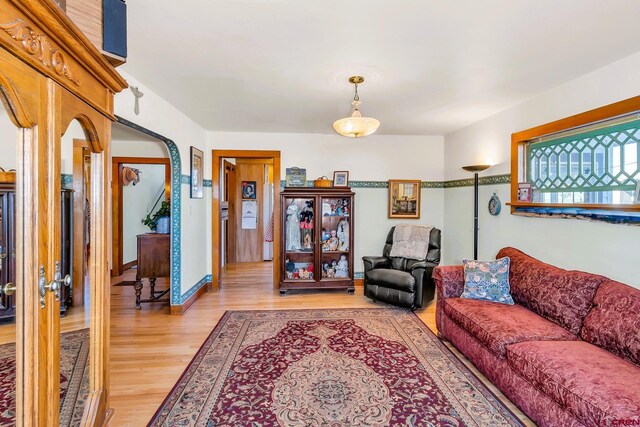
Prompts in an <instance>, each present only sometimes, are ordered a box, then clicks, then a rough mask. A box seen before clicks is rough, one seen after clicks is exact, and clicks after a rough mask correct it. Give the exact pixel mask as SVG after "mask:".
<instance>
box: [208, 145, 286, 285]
mask: <svg viewBox="0 0 640 427" xmlns="http://www.w3.org/2000/svg"><path fill="white" fill-rule="evenodd" d="M212 159H213V163H212V165H213V168H212V169H213V171H212V190H213V191H212V229H213V236H212V265H213V267H214V271H213V275H212V287H213V288H214V289H218V288H220V286H221V281H222V276H221V272H222V270H223V269H229V268H235V267H237V266H238V265H240V264H245V263H256V262H264V261H273V263H272V265H273V286H274V289H277V288H278V286H279V277H280V276H279V266H280V250H279V243H280V242H279V239H277V238H273V237H274V236H278V235H279V233H280V227H279V225H280V221H279V218H280V206H279V204H278V203H277V201H278V200H279V199H280V152H279V151H262V150H213V152H212Z"/></svg>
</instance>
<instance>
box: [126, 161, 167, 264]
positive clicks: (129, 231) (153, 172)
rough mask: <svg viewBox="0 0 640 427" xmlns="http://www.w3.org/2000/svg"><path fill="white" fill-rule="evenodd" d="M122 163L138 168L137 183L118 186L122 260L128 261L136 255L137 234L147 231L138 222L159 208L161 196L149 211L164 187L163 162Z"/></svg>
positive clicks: (147, 231)
mask: <svg viewBox="0 0 640 427" xmlns="http://www.w3.org/2000/svg"><path fill="white" fill-rule="evenodd" d="M123 166H127V167H131V168H135V169H138V170H140V172H141V173H140V182H138V183H137V184H136V185H133V184H130V185H127V186H126V187H122V207H123V210H122V217H123V218H122V262H123V263H125V264H126V263H128V262H131V261H133V260H135V259H136V258H137V257H138V239H137V237H136V236H138V234H144V233H150V232H151V230H150V229H149V227H147V226H146V225H144V224H142V219H143V218H145V217H146V216H147V214H148V213H153V212H155V211H157V210H158V209H159V208H160V204H161V202H162V200H164V197H163V198H162V199H161V200H160V202H158V205H157V206H156V207H155V209H153V210H152V208H153V204H154V203H155V202H156V200H157V199H158V197H159V196H160V193H161V192H162V190H163V189H164V165H150V164H133V163H131V164H129V163H127V164H124V165H123Z"/></svg>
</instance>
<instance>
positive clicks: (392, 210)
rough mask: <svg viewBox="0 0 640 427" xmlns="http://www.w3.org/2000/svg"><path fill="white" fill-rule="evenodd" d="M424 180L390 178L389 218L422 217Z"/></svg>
mask: <svg viewBox="0 0 640 427" xmlns="http://www.w3.org/2000/svg"><path fill="white" fill-rule="evenodd" d="M421 187H422V181H420V180H407V179H390V180H389V218H406V219H420V191H421V190H420V188H421Z"/></svg>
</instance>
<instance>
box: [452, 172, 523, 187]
mask: <svg viewBox="0 0 640 427" xmlns="http://www.w3.org/2000/svg"><path fill="white" fill-rule="evenodd" d="M509 183H511V174H504V175H490V176H481V177H479V178H478V184H480V185H495V184H509ZM443 184H444V188H457V187H473V178H465V179H454V180H451V181H444V182H443Z"/></svg>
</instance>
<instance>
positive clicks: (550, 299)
mask: <svg viewBox="0 0 640 427" xmlns="http://www.w3.org/2000/svg"><path fill="white" fill-rule="evenodd" d="M497 256H498V257H505V256H508V257H509V258H511V269H510V273H509V284H510V286H511V296H512V297H513V299H514V301H515V302H516V303H517V304H520V305H522V306H524V307H526V308H528V309H529V310H532V311H533V312H535V313H537V314H539V315H540V316H543V317H545V318H547V319H549V320H551V321H552V322H554V323H557V324H558V325H560V326H562V327H564V328H565V329H567V330H568V331H570V332H572V333H574V334H576V335H577V334H579V333H580V328H582V322H583V320H584V318H585V317H586V315H587V313H588V312H589V310H590V309H591V303H592V302H593V298H594V296H595V293H596V290H597V289H598V286H600V284H601V283H603V282H604V281H606V280H608V279H607V278H606V277H604V276H598V275H596V274H589V273H584V272H581V271H569V270H564V269H562V268H558V267H555V266H553V265H549V264H545V263H544V262H542V261H539V260H537V259H535V258H533V257H530V256H529V255H527V254H525V253H523V252H521V251H519V250H517V249H514V248H504V249H502V250H500V252H498V255H497Z"/></svg>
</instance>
